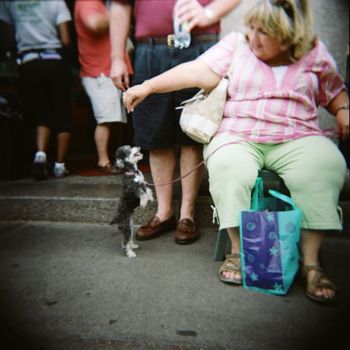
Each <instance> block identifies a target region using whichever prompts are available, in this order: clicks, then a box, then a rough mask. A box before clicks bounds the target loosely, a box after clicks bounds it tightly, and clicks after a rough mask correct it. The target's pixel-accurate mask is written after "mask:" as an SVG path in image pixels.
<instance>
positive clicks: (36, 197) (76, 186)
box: [0, 173, 350, 232]
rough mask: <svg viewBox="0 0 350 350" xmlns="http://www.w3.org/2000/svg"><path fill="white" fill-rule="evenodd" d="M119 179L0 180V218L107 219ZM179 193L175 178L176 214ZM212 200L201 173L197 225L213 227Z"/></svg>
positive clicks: (273, 184) (348, 210)
mask: <svg viewBox="0 0 350 350" xmlns="http://www.w3.org/2000/svg"><path fill="white" fill-rule="evenodd" d="M145 178H146V181H148V182H152V179H151V176H150V174H147V173H146V174H145ZM121 181H122V176H121V175H114V176H79V175H71V176H68V177H65V178H63V179H59V180H57V179H49V180H47V181H34V180H33V179H31V178H25V179H20V180H15V181H0V220H2V221H5V220H11V221H13V220H19V221H54V222H84V223H109V222H110V221H111V219H112V218H113V216H114V211H115V208H116V205H117V201H118V198H119V195H120V191H121V186H122V185H121ZM264 182H265V186H266V187H267V188H278V186H279V183H278V179H276V178H275V177H273V176H271V173H270V174H265V175H264ZM180 196H181V189H180V184H179V183H178V182H177V183H175V185H174V201H173V206H174V209H175V215H176V216H178V215H179V207H180V201H179V198H180ZM212 204H213V203H212V200H211V197H210V195H209V192H208V179H207V176H205V177H204V180H203V182H202V185H201V187H200V191H199V196H198V199H197V202H196V222H197V224H198V225H199V226H202V227H203V226H205V227H216V225H214V224H213V223H212V208H211V205H212ZM340 205H341V207H342V209H343V217H344V221H345V226H346V227H347V228H349V224H350V222H349V221H350V215H349V214H350V201H348V200H347V199H346V200H342V201H341V202H340ZM155 210H156V202H153V203H151V204H149V205H147V207H146V208H142V209H141V208H138V209H137V210H136V212H135V215H134V222H135V224H136V225H140V224H142V223H144V222H145V221H147V220H148V219H149V218H150V217H151V216H152V215H153V214H154V212H155ZM348 231H349V230H348V229H347V230H346V232H348Z"/></svg>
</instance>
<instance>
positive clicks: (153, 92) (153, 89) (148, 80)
mask: <svg viewBox="0 0 350 350" xmlns="http://www.w3.org/2000/svg"><path fill="white" fill-rule="evenodd" d="M143 84H148V85H149V86H150V88H151V93H152V94H155V93H156V92H157V91H156V89H155V88H154V86H153V84H152V82H151V80H150V79H147V80H145V81H144V82H143Z"/></svg>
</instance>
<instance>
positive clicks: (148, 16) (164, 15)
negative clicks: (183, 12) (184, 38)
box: [124, 0, 220, 39]
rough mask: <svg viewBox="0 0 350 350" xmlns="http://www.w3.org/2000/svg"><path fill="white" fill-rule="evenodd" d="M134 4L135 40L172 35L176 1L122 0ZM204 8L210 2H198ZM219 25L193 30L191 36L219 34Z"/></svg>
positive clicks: (202, 0) (199, 0) (203, 0)
mask: <svg viewBox="0 0 350 350" xmlns="http://www.w3.org/2000/svg"><path fill="white" fill-rule="evenodd" d="M125 1H128V2H130V3H134V16H135V38H136V39H140V38H147V37H162V36H167V35H168V34H172V33H173V32H174V29H173V8H174V5H175V1H176V0H124V2H125ZM198 2H199V3H200V4H201V5H203V6H206V5H208V4H209V3H211V2H212V0H198ZM219 32H220V24H219V23H215V24H213V25H212V26H209V27H206V28H194V29H193V30H192V34H194V35H195V34H200V33H206V34H210V33H219Z"/></svg>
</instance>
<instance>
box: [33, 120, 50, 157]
mask: <svg viewBox="0 0 350 350" xmlns="http://www.w3.org/2000/svg"><path fill="white" fill-rule="evenodd" d="M49 139H50V129H49V128H48V127H47V126H38V127H37V128H36V147H37V149H38V151H42V152H45V153H46V151H47V146H48V144H49Z"/></svg>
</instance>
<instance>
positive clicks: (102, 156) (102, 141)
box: [95, 124, 110, 167]
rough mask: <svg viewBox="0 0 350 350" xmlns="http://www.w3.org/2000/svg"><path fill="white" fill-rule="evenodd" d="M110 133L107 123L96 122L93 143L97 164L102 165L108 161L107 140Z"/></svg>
mask: <svg viewBox="0 0 350 350" xmlns="http://www.w3.org/2000/svg"><path fill="white" fill-rule="evenodd" d="M109 135H110V125H109V124H98V125H97V126H96V129H95V143H96V149H97V156H98V163H97V165H99V166H101V167H104V166H106V165H107V164H108V163H109V156H108V141H109Z"/></svg>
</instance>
